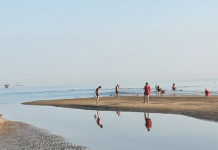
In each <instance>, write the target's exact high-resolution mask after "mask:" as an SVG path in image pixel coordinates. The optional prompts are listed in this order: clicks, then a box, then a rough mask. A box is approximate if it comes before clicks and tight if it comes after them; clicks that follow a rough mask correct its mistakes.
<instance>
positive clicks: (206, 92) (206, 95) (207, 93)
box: [204, 89, 210, 99]
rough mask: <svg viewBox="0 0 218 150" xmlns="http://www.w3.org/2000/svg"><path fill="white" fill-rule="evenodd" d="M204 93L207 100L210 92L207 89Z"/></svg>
mask: <svg viewBox="0 0 218 150" xmlns="http://www.w3.org/2000/svg"><path fill="white" fill-rule="evenodd" d="M204 92H205V99H206V98H208V97H209V96H210V92H209V91H208V90H207V89H205V91H204Z"/></svg>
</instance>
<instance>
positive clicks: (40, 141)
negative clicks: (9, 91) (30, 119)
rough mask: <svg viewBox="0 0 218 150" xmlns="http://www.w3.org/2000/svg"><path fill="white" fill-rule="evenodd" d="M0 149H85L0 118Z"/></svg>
mask: <svg viewBox="0 0 218 150" xmlns="http://www.w3.org/2000/svg"><path fill="white" fill-rule="evenodd" d="M0 147H1V149H11V150H15V149H19V150H25V149H31V150H39V149H63V150H65V149H66V150H85V149H86V147H83V146H76V145H72V144H71V143H69V142H67V141H66V140H65V139H64V138H63V137H61V136H57V135H54V134H51V133H49V132H48V131H46V130H44V129H40V128H37V127H34V126H32V125H29V124H26V123H22V122H16V121H9V120H6V119H4V118H2V117H1V116H0Z"/></svg>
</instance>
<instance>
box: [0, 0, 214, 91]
mask: <svg viewBox="0 0 218 150" xmlns="http://www.w3.org/2000/svg"><path fill="white" fill-rule="evenodd" d="M0 20H1V23H0V69H1V72H0V84H2V85H3V84H5V83H10V84H24V85H73V86H94V87H96V86H97V85H99V84H101V85H105V86H112V85H115V84H117V83H119V84H121V85H122V84H123V85H125V86H131V85H134V84H141V83H142V84H144V83H145V82H146V81H155V80H157V81H159V80H168V81H177V80H186V79H203V78H209V79H210V78H218V69H217V64H218V59H217V56H218V1H217V0H134V1H132V0H110V1H102V0H92V1H90V0H80V1H76V0H62V1H60V0H46V1H45V0H37V1H29V0H19V1H17V0H7V1H5V0H0Z"/></svg>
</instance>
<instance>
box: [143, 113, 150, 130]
mask: <svg viewBox="0 0 218 150" xmlns="http://www.w3.org/2000/svg"><path fill="white" fill-rule="evenodd" d="M144 117H145V127H146V128H147V130H148V131H150V130H151V128H152V121H151V119H150V117H149V113H147V115H146V113H144Z"/></svg>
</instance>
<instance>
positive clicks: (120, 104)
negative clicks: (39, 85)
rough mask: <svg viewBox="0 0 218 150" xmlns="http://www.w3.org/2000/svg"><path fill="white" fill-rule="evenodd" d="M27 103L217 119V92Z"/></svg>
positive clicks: (30, 103) (31, 103) (26, 103)
mask: <svg viewBox="0 0 218 150" xmlns="http://www.w3.org/2000/svg"><path fill="white" fill-rule="evenodd" d="M23 104H25V105H41V106H42V105H44V106H56V107H67V108H77V109H86V110H103V111H117V110H119V111H130V112H150V113H167V114H180V115H185V116H189V117H194V118H197V119H203V120H210V121H218V96H210V97H209V98H207V99H205V98H204V97H203V96H151V97H150V102H149V103H143V97H142V96H121V97H113V96H111V97H101V98H100V100H99V104H96V100H95V98H77V99H60V100H38V101H33V102H25V103H23Z"/></svg>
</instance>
